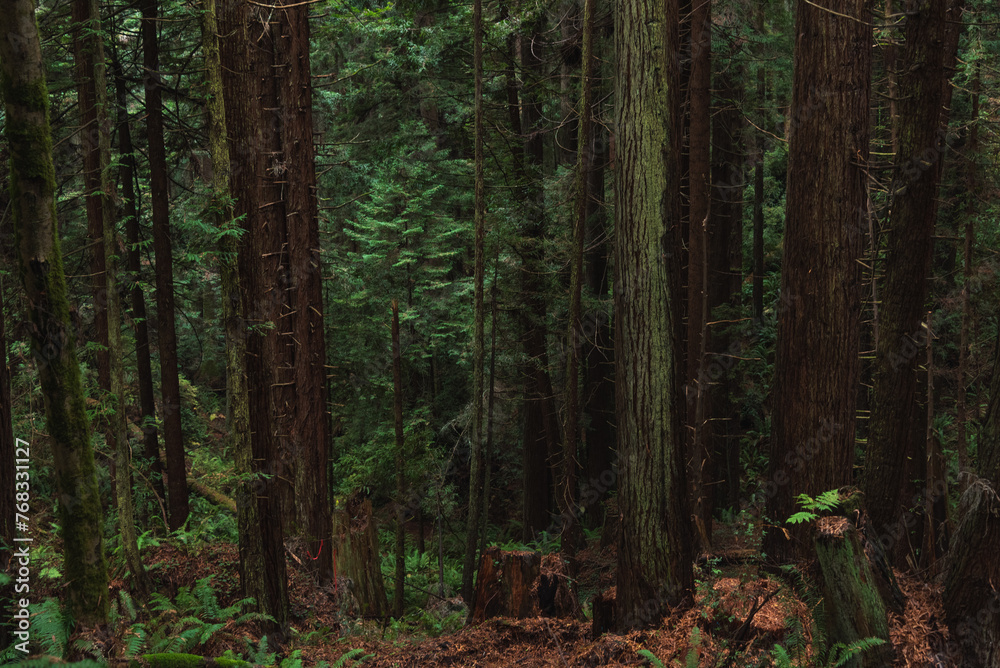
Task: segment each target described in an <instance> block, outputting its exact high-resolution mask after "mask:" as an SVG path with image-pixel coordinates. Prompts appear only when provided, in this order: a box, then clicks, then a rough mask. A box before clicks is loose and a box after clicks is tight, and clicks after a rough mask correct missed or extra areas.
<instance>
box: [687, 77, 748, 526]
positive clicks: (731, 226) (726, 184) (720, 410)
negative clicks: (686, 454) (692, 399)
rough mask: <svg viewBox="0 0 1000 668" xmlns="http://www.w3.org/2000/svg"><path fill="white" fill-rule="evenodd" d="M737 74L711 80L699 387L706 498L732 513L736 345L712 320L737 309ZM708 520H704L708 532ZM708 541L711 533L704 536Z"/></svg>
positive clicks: (740, 184) (736, 482)
mask: <svg viewBox="0 0 1000 668" xmlns="http://www.w3.org/2000/svg"><path fill="white" fill-rule="evenodd" d="M738 76H739V73H731V72H728V71H727V72H723V73H719V74H717V75H716V76H715V86H714V87H715V89H716V91H717V93H716V95H717V96H718V97H717V99H716V102H715V109H714V110H713V112H712V119H713V120H712V183H713V187H712V203H711V206H710V211H709V224H708V227H709V235H708V258H709V265H708V279H709V280H708V288H707V292H708V313H707V314H706V317H707V318H709V319H710V320H711V321H712V322H711V324H710V325H707V326H706V330H707V333H708V355H707V357H706V358H705V360H704V362H703V363H702V367H701V371H700V372H699V376H698V382H699V384H700V383H701V382H705V383H706V384H707V385H708V387H707V388H705V391H707V392H708V394H709V399H708V402H707V404H708V407H709V408H710V409H711V410H708V411H706V415H707V419H710V420H711V421H712V424H714V425H715V426H714V428H713V429H712V430H711V432H712V435H713V437H714V442H713V443H711V444H708V445H709V447H711V449H712V452H713V455H712V458H713V459H714V466H713V467H712V468H711V469H710V471H709V472H710V473H711V487H709V489H713V488H714V489H715V490H716V491H715V492H714V493H711V494H710V496H709V498H710V499H711V501H712V504H711V506H712V508H713V509H714V508H715V507H720V506H721V507H727V508H736V507H738V505H739V492H740V476H741V470H740V444H739V435H738V433H737V428H736V411H735V408H734V406H733V403H732V400H731V397H730V394H729V387H730V378H729V375H730V371H731V370H732V369H733V367H734V366H735V359H734V356H735V355H736V354H738V343H737V342H736V339H735V338H733V337H731V336H730V335H729V331H730V330H731V327H730V326H729V323H716V322H715V318H714V317H713V316H712V315H711V314H712V313H713V312H714V310H715V309H716V308H718V307H720V306H722V305H724V304H732V305H733V306H737V305H738V304H739V299H740V292H741V285H742V283H743V280H742V279H743V273H742V271H743V265H742V260H743V190H744V186H745V182H744V179H745V173H744V167H743V165H744V162H745V155H744V150H743V144H742V139H741V135H742V132H743V125H744V121H743V114H742V112H741V111H740V109H741V107H742V104H741V103H742V99H741V98H742V97H743V88H742V86H741V85H740V84H738V83H736V77H738ZM710 519H711V518H703V523H705V524H706V526H708V527H709V528H710V527H711V524H710V523H709V520H710ZM708 535H709V537H711V532H709V533H708Z"/></svg>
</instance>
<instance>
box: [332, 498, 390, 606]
mask: <svg viewBox="0 0 1000 668" xmlns="http://www.w3.org/2000/svg"><path fill="white" fill-rule="evenodd" d="M333 544H334V549H335V550H336V553H335V555H334V559H335V560H336V568H337V574H338V577H339V578H344V579H345V580H344V583H348V582H349V583H350V584H349V585H348V586H349V587H350V588H351V591H352V592H353V594H354V596H355V598H356V599H357V601H358V605H359V606H360V608H361V610H360V612H361V615H362V616H363V617H384V616H386V615H387V614H388V613H389V601H388V599H387V598H386V595H385V583H384V582H383V581H382V569H381V567H380V566H379V564H380V563H381V555H380V554H379V547H378V546H379V542H378V527H377V526H376V525H375V517H374V515H373V514H372V502H371V501H370V500H368V499H366V498H364V497H362V496H361V495H360V494H354V495H352V496H351V497H349V498H348V499H347V500H346V502H345V503H344V505H343V506H341V507H340V508H338V509H337V510H336V511H334V513H333ZM341 585H342V583H341V582H340V581H338V583H337V586H338V587H339V586H341Z"/></svg>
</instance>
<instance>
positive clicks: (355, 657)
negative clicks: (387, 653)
mask: <svg viewBox="0 0 1000 668" xmlns="http://www.w3.org/2000/svg"><path fill="white" fill-rule="evenodd" d="M362 654H364V650H362V649H357V648H355V649H351V650H347V651H346V652H344V653H343V654H341V655H340V658H339V659H337V660H336V661H334V662H333V665H332V666H330V668H344V667H345V666H346V665H347V662H348V661H354V662H355V664H354V665H355V666H359V665H361V664H362V663H364V662H365V661H367V660H368V659H370V658H372V657H373V656H375V655H374V654H364V656H361V655H362ZM359 657H360V658H359Z"/></svg>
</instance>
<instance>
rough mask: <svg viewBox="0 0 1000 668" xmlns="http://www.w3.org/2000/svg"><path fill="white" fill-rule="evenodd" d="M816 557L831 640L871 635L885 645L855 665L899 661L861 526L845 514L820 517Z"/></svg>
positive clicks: (874, 666) (847, 641)
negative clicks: (865, 548)
mask: <svg viewBox="0 0 1000 668" xmlns="http://www.w3.org/2000/svg"><path fill="white" fill-rule="evenodd" d="M818 524H819V527H818V531H817V534H816V538H815V547H816V559H817V561H818V562H819V567H820V572H821V574H822V580H821V581H822V592H823V602H822V606H821V609H822V615H821V618H820V621H821V623H822V625H823V626H824V627H825V630H826V632H827V644H828V645H829V646H833V645H835V644H838V643H842V644H844V645H852V644H854V643H856V642H858V641H860V640H865V639H867V638H879V639H881V640H883V641H885V642H884V644H882V645H879V646H877V647H873V648H871V649H869V650H867V651H865V652H862V653H861V654H860V655H858V656H855V657H854V658H853V659H851V660H850V661H848V662H847V663H846V664H843V665H846V666H851V667H852V668H869V667H870V668H882V667H883V666H891V665H892V664H893V661H894V659H895V656H894V652H893V650H892V644H891V643H890V642H889V619H888V617H887V615H886V608H885V603H884V602H883V600H882V595H881V594H880V592H879V590H878V587H877V586H876V585H875V582H876V577H875V574H874V573H873V570H872V566H871V564H870V563H869V561H868V557H867V555H866V554H865V550H864V548H863V546H862V543H861V537H860V536H859V533H858V530H857V529H856V528H855V527H854V525H852V524H851V523H850V522H849V521H848V520H846V519H845V518H843V517H824V518H821V519H820V520H818Z"/></svg>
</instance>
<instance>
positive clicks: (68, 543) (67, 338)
mask: <svg viewBox="0 0 1000 668" xmlns="http://www.w3.org/2000/svg"><path fill="white" fill-rule="evenodd" d="M0 14H2V15H3V16H4V17H5V19H4V20H5V22H6V24H5V25H6V31H7V35H8V39H3V40H0V74H2V76H0V93H2V97H3V100H4V104H5V109H6V112H5V121H6V122H5V132H6V135H7V141H8V143H9V145H10V156H11V159H10V170H11V176H10V178H11V185H12V189H11V192H12V197H11V199H12V209H13V214H14V228H15V230H16V231H17V239H18V260H19V262H18V267H19V270H20V274H21V280H22V281H23V283H24V289H25V293H26V297H27V304H28V316H29V318H30V322H31V326H30V330H29V331H30V332H31V343H32V353H33V354H34V356H35V358H36V359H37V361H38V374H39V379H40V381H41V386H42V393H43V395H44V396H45V398H46V401H45V413H46V425H47V429H48V432H49V435H50V436H51V438H52V454H53V458H52V459H53V461H54V466H55V468H54V476H55V489H56V497H57V498H58V499H59V522H60V524H61V526H62V530H61V538H62V545H63V558H64V562H63V577H64V579H65V601H66V607H67V611H68V612H69V614H70V615H72V618H73V619H74V620H75V621H76V622H77V623H78V624H81V625H83V626H84V627H96V626H102V625H104V624H105V623H107V616H108V607H109V606H108V568H107V562H106V561H105V556H104V533H103V526H102V524H103V523H102V512H101V498H100V495H99V492H98V489H97V476H96V474H95V470H94V453H93V450H92V449H91V443H90V423H89V421H88V420H87V412H86V408H85V406H84V392H83V385H82V383H81V381H80V366H79V364H78V362H77V357H76V341H75V339H74V336H73V331H72V329H71V326H70V316H69V304H68V302H67V300H66V280H65V276H64V274H63V266H62V253H61V252H60V250H59V230H58V222H57V220H56V207H55V169H54V167H53V164H52V133H51V130H50V128H49V119H48V108H49V102H48V90H47V88H46V85H45V67H44V63H43V61H42V49H41V44H40V43H39V39H38V30H37V28H36V23H35V8H34V3H33V2H30V1H29V0H0Z"/></svg>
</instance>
